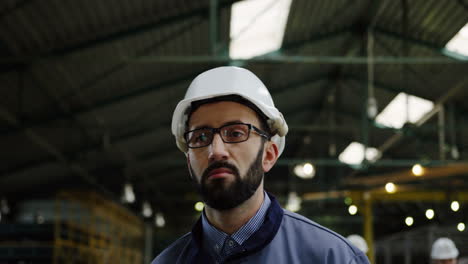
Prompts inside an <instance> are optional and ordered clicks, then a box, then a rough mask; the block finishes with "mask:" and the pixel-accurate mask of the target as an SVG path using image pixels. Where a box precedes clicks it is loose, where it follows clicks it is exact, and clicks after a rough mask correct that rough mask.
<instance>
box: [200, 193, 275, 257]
mask: <svg viewBox="0 0 468 264" xmlns="http://www.w3.org/2000/svg"><path fill="white" fill-rule="evenodd" d="M264 197H265V198H264V199H263V202H262V205H261V206H260V209H259V210H258V211H257V213H256V214H255V215H254V216H253V217H252V218H251V219H250V220H249V221H248V222H247V223H246V224H244V225H243V226H242V227H241V228H240V229H239V230H237V231H236V232H235V233H234V234H232V235H231V238H232V239H234V240H235V241H236V242H237V243H238V244H239V245H242V244H243V243H244V242H245V241H246V240H247V239H248V238H249V237H250V236H251V235H252V234H253V233H255V231H257V230H258V229H259V228H260V227H261V226H262V224H263V222H264V220H265V215H266V213H267V211H268V208H269V207H270V204H271V199H270V197H268V195H267V194H266V192H264ZM202 226H203V236H204V238H206V239H204V244H205V246H206V247H207V248H214V249H215V250H216V249H221V248H222V246H223V244H224V241H225V240H226V238H227V237H229V235H228V234H226V233H224V232H223V231H220V230H218V229H217V228H216V227H214V226H212V225H211V224H210V222H209V221H208V219H207V217H206V215H205V213H204V212H203V213H202Z"/></svg>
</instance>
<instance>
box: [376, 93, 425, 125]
mask: <svg viewBox="0 0 468 264" xmlns="http://www.w3.org/2000/svg"><path fill="white" fill-rule="evenodd" d="M432 108H434V103H433V102H431V101H429V100H426V99H423V98H420V97H417V96H414V95H408V94H406V93H399V94H398V95H397V96H395V98H393V100H392V101H391V102H390V103H389V104H388V105H387V106H386V107H385V109H384V110H383V111H382V112H380V114H378V115H377V117H376V118H375V121H376V122H377V123H379V124H382V125H384V126H387V127H393V128H401V127H403V125H404V124H405V123H406V122H407V121H408V122H410V123H416V122H417V121H418V120H419V119H421V117H423V116H424V114H426V113H427V112H429V111H431V110H432ZM406 113H408V120H407V116H406Z"/></svg>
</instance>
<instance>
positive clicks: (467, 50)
mask: <svg viewBox="0 0 468 264" xmlns="http://www.w3.org/2000/svg"><path fill="white" fill-rule="evenodd" d="M444 53H445V54H447V55H450V56H452V57H456V58H458V59H468V23H467V24H466V25H465V26H464V27H462V28H461V29H460V31H458V32H457V34H455V36H453V38H452V39H451V40H449V41H448V42H447V44H446V45H445V51H444Z"/></svg>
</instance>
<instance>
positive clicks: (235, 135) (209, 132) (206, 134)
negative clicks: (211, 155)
mask: <svg viewBox="0 0 468 264" xmlns="http://www.w3.org/2000/svg"><path fill="white" fill-rule="evenodd" d="M250 131H254V132H255V133H257V134H258V135H260V136H262V137H264V138H266V139H269V138H270V137H269V136H268V135H267V134H266V133H265V132H263V131H261V130H260V129H258V128H257V127H255V126H254V125H251V124H244V123H235V124H228V125H224V126H222V127H218V128H210V127H207V128H198V129H194V130H191V131H188V132H185V133H184V138H185V141H186V142H187V146H188V147H189V148H202V147H206V146H208V145H210V144H211V142H213V138H214V134H215V133H219V135H220V136H221V139H222V140H223V142H224V143H240V142H244V141H247V140H248V139H249V135H250Z"/></svg>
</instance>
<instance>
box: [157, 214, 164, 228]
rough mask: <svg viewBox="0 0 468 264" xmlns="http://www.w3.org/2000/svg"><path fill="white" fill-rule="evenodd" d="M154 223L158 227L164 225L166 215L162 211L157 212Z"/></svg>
mask: <svg viewBox="0 0 468 264" xmlns="http://www.w3.org/2000/svg"><path fill="white" fill-rule="evenodd" d="M154 223H155V224H156V226H157V227H164V226H165V225H166V220H165V219H164V215H163V214H162V213H156V216H155V218H154Z"/></svg>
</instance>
